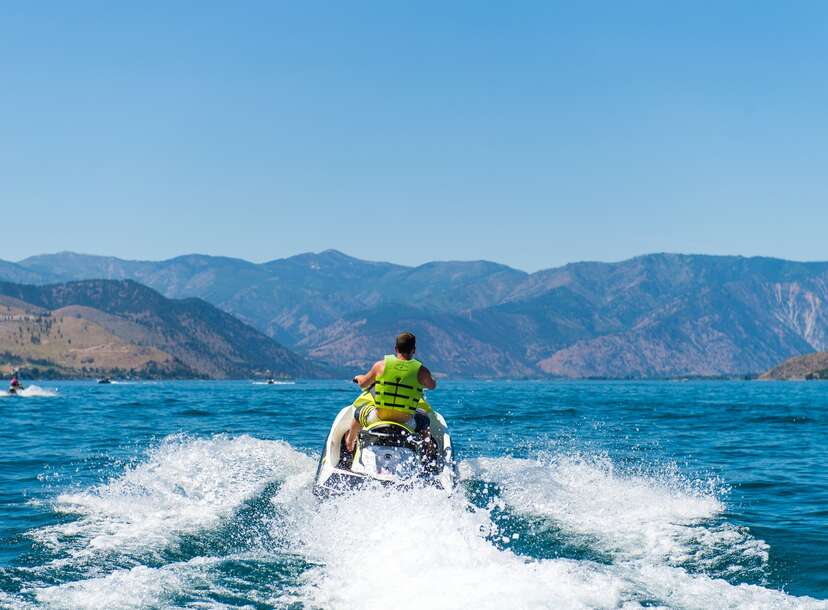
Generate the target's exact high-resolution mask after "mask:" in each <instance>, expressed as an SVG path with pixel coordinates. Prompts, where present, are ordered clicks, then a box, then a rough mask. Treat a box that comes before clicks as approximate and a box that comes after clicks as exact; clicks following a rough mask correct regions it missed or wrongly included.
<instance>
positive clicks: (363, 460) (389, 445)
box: [313, 391, 457, 497]
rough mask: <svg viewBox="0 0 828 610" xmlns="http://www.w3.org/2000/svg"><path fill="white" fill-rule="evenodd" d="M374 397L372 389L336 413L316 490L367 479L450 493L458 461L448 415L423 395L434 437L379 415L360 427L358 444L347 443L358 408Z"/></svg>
mask: <svg viewBox="0 0 828 610" xmlns="http://www.w3.org/2000/svg"><path fill="white" fill-rule="evenodd" d="M373 402H374V396H373V395H372V394H371V393H370V391H365V392H363V393H362V394H361V395H360V396H359V397H358V398H357V399H356V400H355V401H354V402H353V404H350V405H348V406H347V407H345V408H343V409H342V410H341V411H340V412H339V414H338V415H337V416H336V419H334V422H333V425H332V426H331V431H330V432H329V433H328V438H327V440H326V441H325V446H324V447H323V448H322V455H321V456H320V458H319V466H318V467H317V469H316V481H315V483H314V486H313V492H314V493H315V494H316V495H317V496H320V497H328V496H331V495H338V494H341V493H344V492H347V491H350V490H353V489H358V488H360V487H363V486H366V485H382V486H387V487H401V488H409V487H413V486H415V485H432V486H434V487H436V488H438V489H441V490H444V491H445V492H446V493H448V494H450V493H451V492H452V490H453V488H454V484H455V482H456V480H457V467H456V465H455V463H454V459H453V458H454V453H453V451H452V446H451V436H450V435H449V432H448V427H447V425H446V420H445V419H443V416H442V415H440V414H439V413H438V412H437V411H434V410H433V409H432V408H431V406H430V405H429V404H428V403H427V402H426V401H424V400H420V408H421V409H422V410H423V411H425V412H426V413H427V414H428V418H429V420H430V422H431V438H432V441H433V442H431V443H429V442H426V441H425V439H423V437H422V435H420V434H418V433H416V432H415V431H414V430H413V429H411V428H410V427H408V426H407V425H405V424H398V423H396V422H390V421H379V422H376V423H374V424H372V425H370V426H368V427H366V428H363V429H362V430H361V431H360V433H359V438H358V439H357V444H356V447H355V448H354V451H353V452H349V451H348V450H347V449H346V447H345V433H346V432H347V431H348V429H349V428H350V427H351V422H353V421H354V409H355V408H357V407H360V406H364V405H370V404H373Z"/></svg>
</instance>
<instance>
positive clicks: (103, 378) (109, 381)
mask: <svg viewBox="0 0 828 610" xmlns="http://www.w3.org/2000/svg"><path fill="white" fill-rule="evenodd" d="M98 383H112V379H110V378H109V377H101V378H100V379H98Z"/></svg>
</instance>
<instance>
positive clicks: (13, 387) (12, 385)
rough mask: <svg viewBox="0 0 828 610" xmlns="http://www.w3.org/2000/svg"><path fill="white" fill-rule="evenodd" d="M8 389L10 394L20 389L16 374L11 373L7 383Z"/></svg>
mask: <svg viewBox="0 0 828 610" xmlns="http://www.w3.org/2000/svg"><path fill="white" fill-rule="evenodd" d="M9 389H10V390H11V391H12V392H16V391H17V390H20V389H22V387H21V385H20V380H19V379H18V378H17V372H14V373H12V378H11V381H10V382H9Z"/></svg>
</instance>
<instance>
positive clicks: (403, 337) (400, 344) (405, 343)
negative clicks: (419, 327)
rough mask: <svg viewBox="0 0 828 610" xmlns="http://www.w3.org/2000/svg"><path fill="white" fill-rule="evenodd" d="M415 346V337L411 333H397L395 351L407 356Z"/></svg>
mask: <svg viewBox="0 0 828 610" xmlns="http://www.w3.org/2000/svg"><path fill="white" fill-rule="evenodd" d="M415 347H417V337H415V336H414V335H413V334H411V333H401V334H399V335H397V351H398V352H400V353H401V354H403V355H405V356H408V355H409V354H410V353H411V352H413V351H414V348H415Z"/></svg>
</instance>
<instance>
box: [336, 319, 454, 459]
mask: <svg viewBox="0 0 828 610" xmlns="http://www.w3.org/2000/svg"><path fill="white" fill-rule="evenodd" d="M394 351H395V352H396V355H394V356H386V357H385V358H384V359H382V360H379V361H377V362H375V363H374V366H372V367H371V370H370V371H368V372H367V373H365V374H364V375H357V376H356V377H354V383H356V384H358V385H359V387H361V388H363V389H365V388H369V387H371V385H372V384H375V385H374V387H375V391H376V395H375V397H374V402H375V405H371V406H367V407H360V408H358V409H356V411H355V412H354V421H353V422H351V429H350V430H348V433H347V434H346V436H345V448H346V449H347V450H348V451H353V450H354V447H355V446H356V441H357V438H358V437H359V431H360V430H361V429H362V428H363V426H366V425H368V424H372V423H374V422H377V421H393V422H397V423H399V424H406V423H407V424H410V423H411V420H412V419H413V420H414V427H415V429H416V431H417V432H419V433H420V434H422V435H423V437H424V438H426V439H429V438H430V436H431V431H430V429H429V419H428V415H426V414H425V413H424V412H422V411H418V410H417V407H418V406H419V403H420V399H421V398H422V397H423V388H428V389H429V390H433V389H434V388H436V387H437V382H436V381H435V380H434V377H432V376H431V371H429V370H428V369H427V368H426V367H425V366H423V363H422V362H420V361H419V360H415V359H414V353H415V352H416V351H417V338H416V337H415V336H414V335H412V334H411V333H402V334H401V335H400V336H398V337H397V341H396V345H395V348H394Z"/></svg>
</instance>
